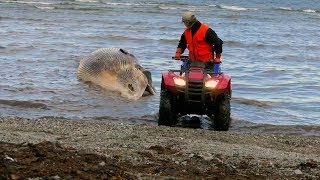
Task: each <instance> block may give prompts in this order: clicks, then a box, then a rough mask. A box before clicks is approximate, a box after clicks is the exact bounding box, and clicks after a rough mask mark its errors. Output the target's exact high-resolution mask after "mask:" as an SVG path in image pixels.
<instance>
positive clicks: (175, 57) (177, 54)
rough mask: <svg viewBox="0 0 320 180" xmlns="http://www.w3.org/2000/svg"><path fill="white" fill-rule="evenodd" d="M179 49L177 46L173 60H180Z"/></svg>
mask: <svg viewBox="0 0 320 180" xmlns="http://www.w3.org/2000/svg"><path fill="white" fill-rule="evenodd" d="M181 51H182V49H181V48H177V50H176V54H175V55H174V59H175V60H180V56H181Z"/></svg>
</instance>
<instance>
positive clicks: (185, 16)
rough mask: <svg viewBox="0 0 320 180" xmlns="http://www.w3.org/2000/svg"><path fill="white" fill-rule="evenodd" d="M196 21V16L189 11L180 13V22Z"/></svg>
mask: <svg viewBox="0 0 320 180" xmlns="http://www.w3.org/2000/svg"><path fill="white" fill-rule="evenodd" d="M196 21H197V18H196V16H195V15H194V14H193V12H191V11H187V12H185V13H183V15H182V22H189V23H191V24H193V23H195V22H196Z"/></svg>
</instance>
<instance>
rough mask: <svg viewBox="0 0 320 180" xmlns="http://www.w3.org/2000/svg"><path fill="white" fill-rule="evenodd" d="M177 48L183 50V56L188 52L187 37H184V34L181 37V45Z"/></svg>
mask: <svg viewBox="0 0 320 180" xmlns="http://www.w3.org/2000/svg"><path fill="white" fill-rule="evenodd" d="M177 48H181V54H182V53H183V52H184V51H185V50H186V48H187V40H186V37H185V36H184V33H183V34H182V35H181V38H180V41H179V44H178V47H177Z"/></svg>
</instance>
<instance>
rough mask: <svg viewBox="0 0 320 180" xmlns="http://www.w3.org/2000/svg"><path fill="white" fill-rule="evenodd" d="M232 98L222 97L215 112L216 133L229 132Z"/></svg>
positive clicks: (214, 126)
mask: <svg viewBox="0 0 320 180" xmlns="http://www.w3.org/2000/svg"><path fill="white" fill-rule="evenodd" d="M230 111H231V108H230V97H229V96H224V97H222V98H221V99H220V100H219V101H218V103H217V108H216V110H215V112H214V120H213V128H214V130H216V131H228V130H229V126H230V121H231V118H230Z"/></svg>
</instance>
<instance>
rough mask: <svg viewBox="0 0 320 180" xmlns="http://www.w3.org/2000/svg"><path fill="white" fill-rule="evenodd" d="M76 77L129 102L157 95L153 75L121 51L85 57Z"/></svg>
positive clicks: (133, 58)
mask: <svg viewBox="0 0 320 180" xmlns="http://www.w3.org/2000/svg"><path fill="white" fill-rule="evenodd" d="M77 77H78V79H80V80H82V81H85V82H91V83H94V84H96V85H99V86H101V87H103V88H104V89H106V90H111V91H118V92H120V94H121V96H123V97H125V98H128V99H133V100H137V99H139V98H141V97H142V96H143V95H145V94H147V95H154V94H156V91H155V88H154V86H153V85H152V78H151V73H150V72H149V71H147V70H145V69H144V68H143V67H142V66H141V65H140V64H139V63H138V60H137V59H136V57H135V56H134V55H133V54H131V53H129V52H128V51H126V50H124V49H121V48H100V49H97V50H95V51H94V52H92V53H91V54H89V55H88V56H86V57H84V58H82V59H81V60H80V64H79V67H78V70H77Z"/></svg>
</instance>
